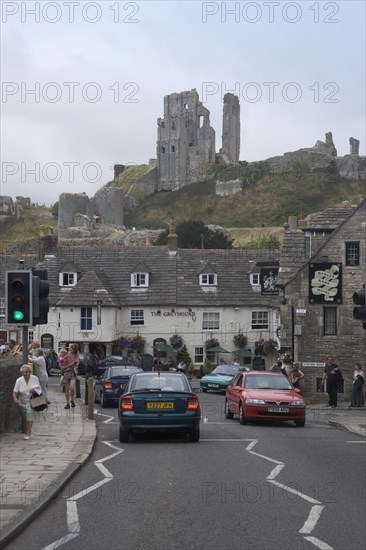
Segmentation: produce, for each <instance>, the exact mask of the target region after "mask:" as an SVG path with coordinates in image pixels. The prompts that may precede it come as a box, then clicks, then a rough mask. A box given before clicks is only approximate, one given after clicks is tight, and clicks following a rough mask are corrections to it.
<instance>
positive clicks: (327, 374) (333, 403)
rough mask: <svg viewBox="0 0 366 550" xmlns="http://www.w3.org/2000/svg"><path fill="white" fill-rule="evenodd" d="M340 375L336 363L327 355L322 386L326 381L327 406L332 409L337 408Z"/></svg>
mask: <svg viewBox="0 0 366 550" xmlns="http://www.w3.org/2000/svg"><path fill="white" fill-rule="evenodd" d="M341 376H342V373H341V371H340V369H339V367H338V365H337V364H336V363H334V361H333V357H332V356H331V355H328V356H327V357H326V361H325V367H324V373H323V379H322V385H324V382H325V381H327V392H328V397H329V402H328V406H329V407H331V408H332V409H335V408H336V407H337V399H338V383H339V379H340V377H341Z"/></svg>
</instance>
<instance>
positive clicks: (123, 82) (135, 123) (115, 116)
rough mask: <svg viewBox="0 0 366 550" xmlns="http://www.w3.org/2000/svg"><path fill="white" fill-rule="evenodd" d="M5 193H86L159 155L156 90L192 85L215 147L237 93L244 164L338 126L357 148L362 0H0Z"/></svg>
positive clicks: (341, 150)
mask: <svg viewBox="0 0 366 550" xmlns="http://www.w3.org/2000/svg"><path fill="white" fill-rule="evenodd" d="M1 10H2V11H1V27H2V28H1V31H2V32H1V67H2V74H1V77H2V102H1V110H2V113H1V114H2V122H1V168H2V183H1V195H10V196H11V197H13V198H15V196H18V195H20V196H28V197H31V199H32V201H34V202H38V203H45V204H46V205H50V204H52V203H54V202H56V201H57V200H58V197H59V195H60V193H63V192H74V193H80V192H83V191H84V192H86V193H87V194H88V195H89V196H93V195H94V193H95V192H96V191H97V190H98V189H99V188H100V187H101V186H102V185H104V184H105V183H106V182H108V181H110V180H111V179H112V177H113V165H114V164H115V163H121V164H127V163H130V164H141V163H147V162H148V160H149V158H155V157H156V136H157V124H156V120H157V118H158V117H162V116H163V98H164V96H165V95H167V94H170V93H173V92H180V91H183V90H191V89H193V88H196V89H197V91H198V93H199V96H200V99H201V101H202V102H203V104H204V106H205V107H207V108H208V109H209V110H210V112H211V125H212V126H213V127H214V129H215V131H216V151H218V150H219V148H220V147H221V133H222V97H223V95H224V94H225V93H226V92H228V91H231V92H234V93H237V95H239V98H240V105H241V151H240V159H241V160H248V161H256V160H262V159H265V158H268V157H270V156H274V155H281V154H283V153H285V152H286V151H294V150H296V149H299V148H301V147H312V146H314V145H315V143H316V141H317V140H318V139H320V140H324V139H325V137H324V135H325V133H326V132H328V131H332V132H333V139H334V143H335V146H336V148H337V150H338V155H344V154H348V153H349V138H350V137H351V136H352V137H355V138H358V139H359V140H360V141H361V144H360V154H362V155H364V154H365V2H363V1H362V0H360V1H350V0H347V1H337V2H328V1H327V2H316V1H313V0H312V1H310V2H306V1H300V2H276V1H274V2H266V1H264V2H221V1H219V2H199V1H194V2H190V1H180V2H168V1H162V2H153V1H146V2H144V1H137V2H118V1H113V0H106V1H102V2H83V1H81V0H79V1H75V2H74V1H59V2H52V1H46V2H24V1H20V2H7V1H3V2H1Z"/></svg>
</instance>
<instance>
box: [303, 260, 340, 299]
mask: <svg viewBox="0 0 366 550" xmlns="http://www.w3.org/2000/svg"><path fill="white" fill-rule="evenodd" d="M309 302H310V303H311V304H341V303H342V264H341V263H337V262H322V263H318V264H313V263H311V264H310V265H309Z"/></svg>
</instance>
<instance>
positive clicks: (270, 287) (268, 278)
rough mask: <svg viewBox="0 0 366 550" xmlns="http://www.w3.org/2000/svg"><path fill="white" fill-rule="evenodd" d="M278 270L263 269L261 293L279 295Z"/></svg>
mask: <svg viewBox="0 0 366 550" xmlns="http://www.w3.org/2000/svg"><path fill="white" fill-rule="evenodd" d="M277 277H278V268H262V269H261V279H260V281H261V293H262V294H278V288H277V286H276V285H277Z"/></svg>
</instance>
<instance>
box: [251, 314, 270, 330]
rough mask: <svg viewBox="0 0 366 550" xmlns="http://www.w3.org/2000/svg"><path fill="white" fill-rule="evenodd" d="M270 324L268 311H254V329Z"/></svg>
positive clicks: (266, 326)
mask: <svg viewBox="0 0 366 550" xmlns="http://www.w3.org/2000/svg"><path fill="white" fill-rule="evenodd" d="M268 326H269V325H268V311H252V330H255V329H258V328H263V329H265V328H268Z"/></svg>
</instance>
